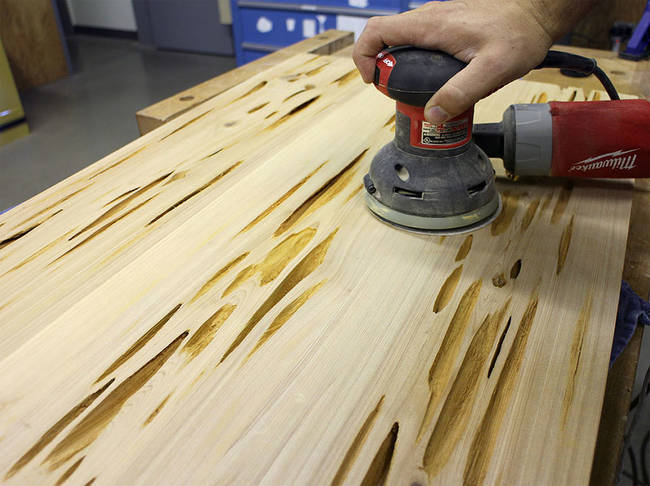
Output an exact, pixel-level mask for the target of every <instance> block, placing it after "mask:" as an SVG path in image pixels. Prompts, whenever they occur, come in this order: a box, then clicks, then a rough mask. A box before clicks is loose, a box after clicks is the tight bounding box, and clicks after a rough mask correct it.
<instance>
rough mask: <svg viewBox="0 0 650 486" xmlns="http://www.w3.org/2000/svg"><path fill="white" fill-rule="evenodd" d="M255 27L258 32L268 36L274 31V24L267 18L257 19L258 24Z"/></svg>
mask: <svg viewBox="0 0 650 486" xmlns="http://www.w3.org/2000/svg"><path fill="white" fill-rule="evenodd" d="M255 27H256V28H257V31H258V32H261V33H262V34H266V33H267V32H271V31H272V30H273V22H271V21H270V20H269V19H267V18H266V17H260V18H259V19H257V24H256V25H255Z"/></svg>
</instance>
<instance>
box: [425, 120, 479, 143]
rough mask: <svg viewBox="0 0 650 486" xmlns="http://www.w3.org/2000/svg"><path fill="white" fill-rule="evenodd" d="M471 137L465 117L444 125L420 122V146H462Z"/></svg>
mask: <svg viewBox="0 0 650 486" xmlns="http://www.w3.org/2000/svg"><path fill="white" fill-rule="evenodd" d="M470 137H471V133H470V129H469V120H468V119H467V118H466V117H463V118H460V119H457V120H449V121H447V122H444V123H435V124H434V123H429V122H426V121H422V131H421V137H420V143H421V144H422V145H431V146H437V145H444V146H454V145H462V144H464V143H465V142H467V141H468V140H469V138H470Z"/></svg>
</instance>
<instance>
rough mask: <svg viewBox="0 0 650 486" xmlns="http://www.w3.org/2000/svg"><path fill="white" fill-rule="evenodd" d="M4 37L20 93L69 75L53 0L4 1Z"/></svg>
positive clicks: (0, 7)
mask: <svg viewBox="0 0 650 486" xmlns="http://www.w3.org/2000/svg"><path fill="white" fill-rule="evenodd" d="M0 38H1V39H2V43H3V44H4V47H5V51H6V53H7V57H8V58H9V64H10V65H11V70H12V72H13V75H14V79H15V80H16V87H17V88H18V89H19V90H20V91H23V90H26V89H29V88H32V87H34V86H40V85H42V84H46V83H49V82H51V81H54V80H56V79H59V78H62V77H64V76H67V75H68V66H67V64H66V61H65V54H64V53H63V45H62V44H61V43H62V39H61V36H60V35H59V30H58V27H57V25H56V19H55V17H54V11H53V9H52V2H51V0H27V1H25V0H0Z"/></svg>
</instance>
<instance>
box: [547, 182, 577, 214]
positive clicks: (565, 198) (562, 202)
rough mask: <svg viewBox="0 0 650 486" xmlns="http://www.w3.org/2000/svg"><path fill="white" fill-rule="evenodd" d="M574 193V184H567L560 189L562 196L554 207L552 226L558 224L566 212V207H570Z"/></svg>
mask: <svg viewBox="0 0 650 486" xmlns="http://www.w3.org/2000/svg"><path fill="white" fill-rule="evenodd" d="M572 191H573V183H571V182H567V184H566V186H564V187H562V188H561V189H560V195H559V196H558V197H557V201H556V202H555V206H554V207H553V214H552V215H551V224H556V223H557V222H558V221H560V219H562V215H563V214H564V211H565V210H566V207H567V206H568V205H569V199H571V192H572Z"/></svg>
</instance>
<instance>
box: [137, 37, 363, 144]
mask: <svg viewBox="0 0 650 486" xmlns="http://www.w3.org/2000/svg"><path fill="white" fill-rule="evenodd" d="M353 42H354V34H353V33H352V32H343V31H340V30H328V31H326V32H323V33H322V34H319V35H317V36H315V37H312V38H310V39H305V40H304V41H301V42H297V43H296V44H292V45H290V46H288V47H285V48H283V49H280V50H278V51H275V52H272V53H270V54H268V55H266V56H264V57H262V58H260V59H257V60H255V61H252V62H249V63H248V64H244V65H243V66H240V67H238V68H236V69H233V70H231V71H229V72H227V73H224V74H222V75H220V76H217V77H216V78H213V79H209V80H208V81H205V82H203V83H201V84H198V85H196V86H193V87H192V88H189V89H187V90H185V91H182V92H180V93H178V94H175V95H174V96H171V97H169V98H166V99H164V100H162V101H159V102H158V103H156V104H154V105H151V106H149V107H147V108H144V109H142V110H140V111H138V112H137V113H136V115H135V118H136V121H137V123H138V129H139V130H140V135H144V134H145V133H148V132H150V131H151V130H153V129H154V128H158V127H159V126H160V125H162V124H163V123H167V122H168V121H169V120H173V119H174V118H176V117H177V116H179V115H180V114H182V113H185V112H186V111H188V110H190V109H192V108H193V107H195V106H197V105H199V104H201V103H203V102H204V101H206V100H209V99H210V98H212V97H214V96H216V95H218V94H219V93H222V92H224V91H225V90H227V89H230V88H231V87H233V86H235V85H236V84H238V83H241V82H242V81H245V80H247V79H248V78H250V77H251V76H253V75H255V74H258V73H260V72H262V71H264V70H265V69H268V68H269V67H272V66H275V65H276V64H279V63H280V62H282V61H284V60H286V59H288V58H290V57H291V56H294V55H296V54H303V53H312V54H324V55H325V54H332V53H334V52H336V51H337V50H339V49H341V48H343V47H345V46H348V45H351V44H352V43H353Z"/></svg>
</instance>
